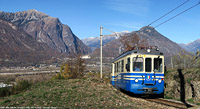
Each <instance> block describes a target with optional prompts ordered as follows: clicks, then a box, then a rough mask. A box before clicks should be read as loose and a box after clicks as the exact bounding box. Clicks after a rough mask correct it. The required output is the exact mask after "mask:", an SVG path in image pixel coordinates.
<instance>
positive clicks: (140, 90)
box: [122, 51, 164, 96]
mask: <svg viewBox="0 0 200 109" xmlns="http://www.w3.org/2000/svg"><path fill="white" fill-rule="evenodd" d="M148 52H149V53H148ZM148 52H147V53H146V54H139V55H138V54H134V55H132V66H133V67H132V69H131V70H132V73H126V75H123V74H122V75H123V78H124V80H128V81H126V82H127V83H128V84H127V85H126V88H127V90H129V91H130V92H133V93H135V94H159V95H161V96H163V94H164V56H163V55H161V54H160V53H159V51H148Z"/></svg>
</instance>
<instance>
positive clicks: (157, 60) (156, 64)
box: [154, 58, 163, 72]
mask: <svg viewBox="0 0 200 109" xmlns="http://www.w3.org/2000/svg"><path fill="white" fill-rule="evenodd" d="M162 71H163V65H162V59H161V58H154V72H162Z"/></svg>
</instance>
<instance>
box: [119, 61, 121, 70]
mask: <svg viewBox="0 0 200 109" xmlns="http://www.w3.org/2000/svg"><path fill="white" fill-rule="evenodd" d="M118 65H119V67H118V71H119V72H121V62H120V61H119V64H118Z"/></svg>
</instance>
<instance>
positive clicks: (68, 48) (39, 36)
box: [0, 9, 90, 54]
mask: <svg viewBox="0 0 200 109" xmlns="http://www.w3.org/2000/svg"><path fill="white" fill-rule="evenodd" d="M0 18H3V19H5V20H8V21H10V22H12V23H14V24H15V25H17V26H18V27H19V28H21V29H23V30H24V31H25V32H27V33H28V34H29V35H31V36H32V37H33V38H34V39H36V40H37V41H38V42H43V43H46V44H47V45H48V46H50V47H51V48H54V49H56V50H57V51H59V52H65V53H67V54H70V53H71V54H73V53H75V54H87V53H88V52H90V48H89V47H87V46H86V45H85V44H84V43H83V42H82V41H81V40H80V39H79V38H78V37H77V36H75V35H74V34H73V32H72V31H71V29H70V28H69V26H67V25H64V24H62V23H61V22H60V20H59V19H58V18H53V17H50V16H48V15H46V14H44V13H42V12H39V11H37V10H34V9H32V10H28V11H23V12H16V13H8V12H0Z"/></svg>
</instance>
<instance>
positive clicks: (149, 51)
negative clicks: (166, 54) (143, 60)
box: [112, 49, 163, 62]
mask: <svg viewBox="0 0 200 109" xmlns="http://www.w3.org/2000/svg"><path fill="white" fill-rule="evenodd" d="M130 54H146V55H163V53H162V52H161V51H159V50H158V49H137V50H130V51H127V52H124V53H122V54H120V55H119V56H118V57H116V58H115V59H113V60H112V62H115V61H116V60H118V59H120V58H122V57H124V56H127V55H130Z"/></svg>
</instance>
